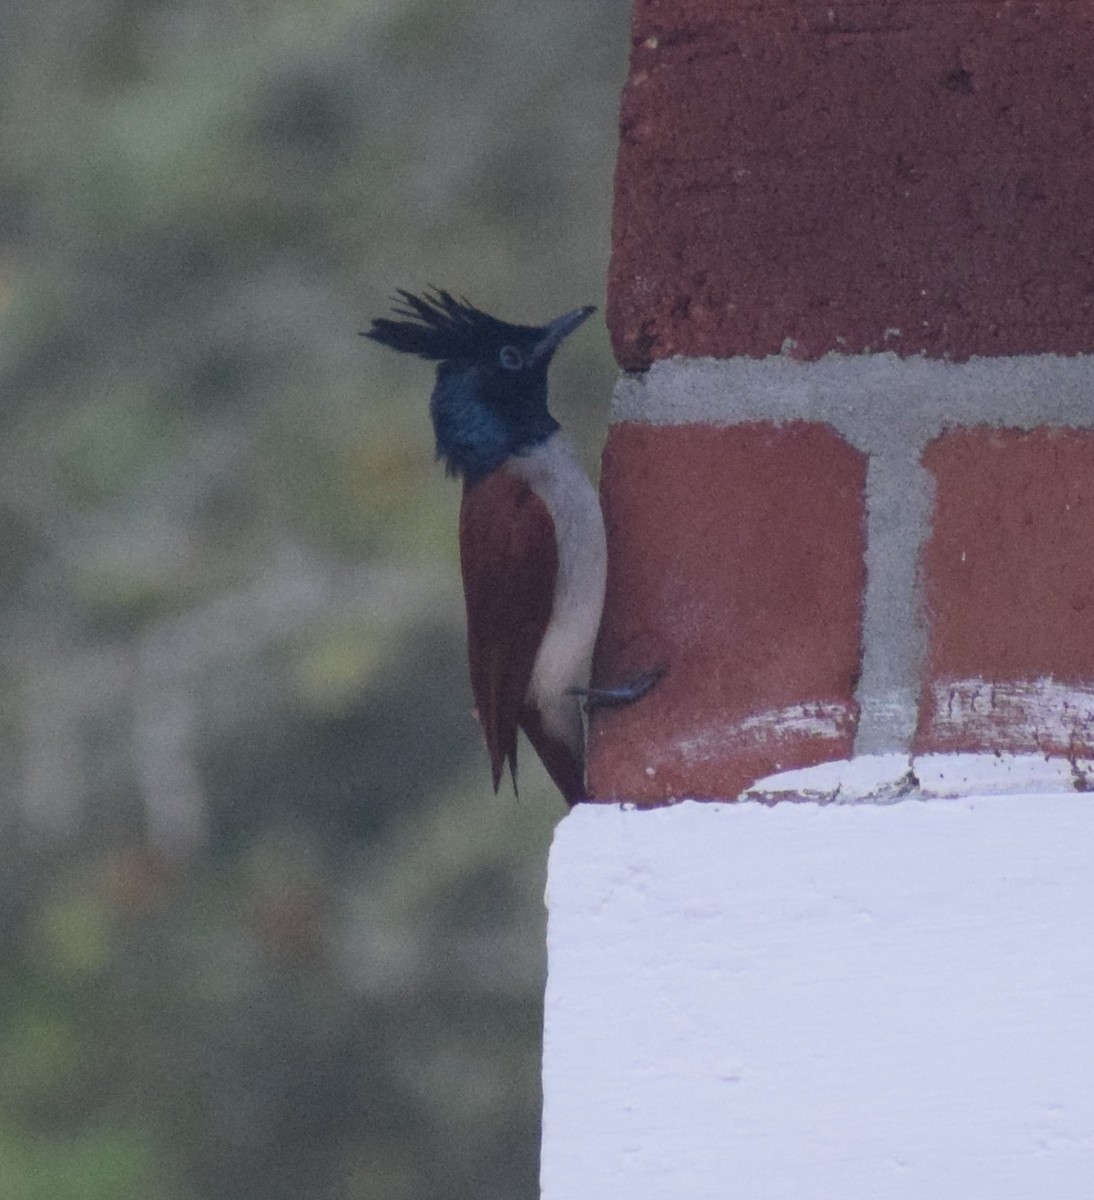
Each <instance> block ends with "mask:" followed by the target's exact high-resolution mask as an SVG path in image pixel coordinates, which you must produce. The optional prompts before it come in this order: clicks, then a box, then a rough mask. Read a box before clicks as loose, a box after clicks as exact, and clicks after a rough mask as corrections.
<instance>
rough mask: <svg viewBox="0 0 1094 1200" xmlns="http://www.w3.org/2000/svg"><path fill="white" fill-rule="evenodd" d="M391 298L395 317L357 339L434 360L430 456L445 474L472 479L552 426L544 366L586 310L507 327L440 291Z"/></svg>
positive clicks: (554, 427) (527, 446)
mask: <svg viewBox="0 0 1094 1200" xmlns="http://www.w3.org/2000/svg"><path fill="white" fill-rule="evenodd" d="M398 301H399V303H398V305H397V306H396V307H395V309H394V310H393V311H394V312H395V314H396V316H397V317H399V318H400V319H399V320H392V319H390V318H388V317H381V318H379V319H377V320H374V321H373V322H372V327H371V328H370V329H368V330H365V331H364V332H365V337H368V338H371V339H372V340H373V341H374V342H379V343H380V344H381V345H384V346H390V347H391V348H392V349H393V350H400V351H402V352H403V353H404V354H416V355H418V357H419V358H427V359H433V360H434V361H436V363H437V382H436V384H435V385H434V388H433V397H432V400H431V402H430V412H431V414H432V417H433V432H434V435H435V436H436V440H437V457H438V458H443V459H444V462H445V467H446V469H447V471H448V473H449V474H450V475H462V476H464V478H465V479H467V481H468V482H469V483H473V482H474V481H475V480H476V479H481V478H482V477H483V476H484V475H489V474H490V472H491V471H493V470H495V469H496V468H497V467H500V466H501V464H502V463H503V462H504V461H505V460H506V459H507V458H508V457H509V456H510V455H511V454H520V453H521V452H522V451H525V450H529V449H531V447H533V446H535V445H538V444H539V443H540V442H543V441H545V440H546V439H547V438H549V437H550V436H551V434H552V433H554V432H555V430H557V429H558V427H559V426H558V422H557V421H556V420H555V419H554V417H552V416H551V414H550V412H548V410H547V367H548V365H549V364H550V361H551V356H552V354H554V352H555V350H556V349H557V348H558V345H559V343H560V342H561V341H562V339H563V338H564V337H565V336H566V335H567V334H568V333H571V332H572V331H573V330H575V329H576V328H577V327H578V325H580V324H581V322H582V321H584V320H585V318H586V317H587V316H589V314H590V313H592V312H594V311H595V310H594V309H592V308H588V307H587V308H577V309H574V310H573V311H572V312H568V313H566V314H564V315H563V316H561V317H559V318H558V319H557V320H554V321H551V322H550V323H549V324H547V325H511V324H510V323H509V322H508V321H500V320H498V318H497V317H492V316H490V315H489V313H485V312H483V311H482V310H481V309H478V308H475V307H474V305H472V304H469V303H468V302H467V301H466V300H462V299H461V300H456V299H455V298H454V297H453V296H452V295H451V294H450V293H448V292H445V291H439V290H438V291H435V292H434V293H433V295H423V296H415V295H412V294H411V293H410V292H404V291H400V292H399V293H398Z"/></svg>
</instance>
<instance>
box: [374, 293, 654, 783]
mask: <svg viewBox="0 0 1094 1200" xmlns="http://www.w3.org/2000/svg"><path fill="white" fill-rule="evenodd" d="M594 311H595V309H593V308H590V307H585V308H576V309H574V310H573V311H572V312H568V313H564V314H563V315H562V316H561V317H557V318H556V319H555V320H553V321H550V322H548V324H546V325H512V324H510V323H509V322H507V321H501V320H498V318H497V317H492V316H490V315H489V314H487V313H485V312H483V311H482V310H481V309H478V308H475V307H474V306H473V305H471V304H469V303H468V302H467V301H466V300H462V299H461V300H456V299H455V298H454V297H453V296H452V295H450V294H449V293H448V292H446V291H436V292H434V294H432V295H429V294H425V295H422V296H415V295H412V294H411V293H410V292H405V291H400V292H399V293H398V294H397V307H396V308H395V309H394V313H395V317H397V318H398V319H392V318H389V317H382V318H379V319H377V320H374V321H373V322H372V327H371V328H370V329H368V330H365V331H363V332H364V334H365V336H366V337H369V338H371V339H372V340H373V341H376V342H380V343H381V344H382V345H385V346H390V347H391V348H392V349H394V350H400V351H402V352H403V353H406V354H416V355H418V356H419V357H420V358H425V359H430V360H433V361H435V362H436V363H437V377H436V383H435V385H434V388H433V396H432V400H431V404H430V412H431V415H432V418H433V431H434V435H435V437H436V443H437V457H438V458H439V459H443V461H444V464H445V467H446V470H447V472H448V474H449V475H455V476H458V477H460V478H461V479H462V480H463V500H462V503H461V506H460V566H461V569H462V572H463V586H464V597H465V600H466V607H467V649H468V656H469V659H470V666H471V688H472V691H473V693H474V697H475V704H476V707H477V710H478V717H479V721H480V723H481V724H482V729H483V733H484V734H485V737H486V746H487V749H488V751H489V753H490V764H491V768H492V771H493V781H494V791H495V792H496V791H497V790H498V785H499V783H500V781H501V776H502V771H503V769H504V765H505V763H506V762H508V764H509V769H510V772H511V774H512V778H513V786H514V788H515V787H516V779H517V729H518V727H519V728H521V729H523V730H524V732H525V734H526V735H527V737H528V740H529V741H530V742H531V743H532V745H533V746H534V747H535V750H536V752H537V753H538V754H539V757H540V758H541V759H542V760H543V764H544V766H545V767H546V768H547V770H548V772H549V773H550V776H551V778H552V779H553V780H554V782H555V784H556V785H557V786H558V788H559V790H560V791H561V792H562V795H563V796H564V797H565V799H566V800H567V802H568V803H570V804H575V803H577V801H579V800H582V799H584V798H585V796H586V792H585V766H584V743H585V736H584V728H583V725H582V715H581V702H580V697H582V696H584V697H585V699H586V703H587V706H589V707H596V706H600V705H611V704H626V703H630V702H631V701H633V700H636V699H638V698H640V697H641V696H642V695H644V694H645V693H646V692H647V691H649V689H650V688H651V687H652V686H653V684H654V683H656V681H657V679H658V678H659V676H660V674H661V671H660V670H659V669H655V670H652V671H647V672H645V673H644V674H643V675H640V676H639V677H638V678H636V679H634V680H632V681H631V682H630V683H628V684H626V685H624V686H623V687H620V688H612V689H590V688H586V687H584V686H583V684H584V682H585V679H586V676H587V672H588V666H589V660H590V657H591V655H592V650H593V643H594V642H595V640H596V635H597V630H598V628H599V626H600V616H601V610H602V608H603V605H604V583H605V575H606V568H607V551H606V547H605V536H604V520H603V517H602V515H601V512H600V503H599V500H598V497H597V494H596V492H595V491H594V489H593V486H592V484H591V483H590V482H589V478H588V476H587V475H586V474H585V471H584V470H583V469H582V467H581V464H580V463H579V461H578V459H577V455H576V454H575V453H574V449H573V447H572V446H571V444H570V442H569V440H568V439H567V438H566V436H565V435H564V434H563V432H562V430H561V428H560V426H559V423H558V422H557V421H556V420H555V419H554V417H552V416H551V413H550V412H549V411H548V408H547V368H548V366H549V365H550V362H551V357H552V355H553V354H554V352H555V351H556V350H557V349H558V347H559V345H560V343H561V342H562V340H563V339H564V338H565V337H566V336H567V335H568V334H570V333H572V332H573V331H574V330H575V329H576V328H577V327H578V326H579V325H580V324H581V323H582V322H583V321H584V320H586V318H587V317H588V316H589V315H590V314H591V313H593V312H594Z"/></svg>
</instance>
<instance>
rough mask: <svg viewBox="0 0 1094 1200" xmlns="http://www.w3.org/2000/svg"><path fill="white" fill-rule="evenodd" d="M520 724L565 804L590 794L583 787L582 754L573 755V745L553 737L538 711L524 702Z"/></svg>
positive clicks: (580, 799)
mask: <svg viewBox="0 0 1094 1200" xmlns="http://www.w3.org/2000/svg"><path fill="white" fill-rule="evenodd" d="M520 727H521V729H523V730H524V732H525V734H527V736H528V740H529V741H530V742H531V743H532V745H533V747H534V748H535V751H536V753H537V754H538V755H539V757H540V759H541V760H542V762H543V765H544V766H545V767H546V768H547V773H548V774H549V775H550V776H551V778H552V779H553V780H554V782H555V787H557V788H558V790H559V791H560V792H561V793H562V795H563V797H564V798H565V800H566V803H567V804H569V805H570V806H571V807H573V805H575V804H578V803H579V802H580V801H582V800H587V799H588V798H589V797H588V792H587V791H586V789H585V763H584V760H583V758H582V756H581V755H580V754H575V753H574V750H573V747H571V746H569V745H567V743H566V742H564V741H562V740H561V739H560V738H556V737H552V736H551V734H549V733H548V732H547V731H546V730H545V729H544V728H543V721H542V719H541V717H540V715H539V713H538V711H537V710H536V709H534V708H533V707H532V706H531V705H530V704H525V705H524V706H523V708H521V710H520Z"/></svg>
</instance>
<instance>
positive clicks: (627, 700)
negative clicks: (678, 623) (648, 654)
mask: <svg viewBox="0 0 1094 1200" xmlns="http://www.w3.org/2000/svg"><path fill="white" fill-rule="evenodd" d="M667 671H668V667H667V666H666V665H665V664H663V663H662V664H660V665H659V666H656V667H650V668H649V670H647V671H643V672H642V673H641V674H640V675H636V676H635V677H634V678H633V679H630V680H628V681H627V682H626V683H623V684H620V685H619V686H618V687H603V688H601V687H595V688H594V687H589V688H577V687H575V688H570V689H569V694H570V695H571V696H582V697H584V699H585V711H586V712H594V711H595V710H596V709H598V708H623V707H624V706H625V705H628V704H634V703H635V702H636V701H638V700H641V699H642V697H643V696H646V695H648V694H649V693H650V692H651V691H652V690H653V688H654V687H655V685H656V684H657V683H658V681H659V680H660V679H661V677H662V676H663V675H664V674H665V673H666V672H667Z"/></svg>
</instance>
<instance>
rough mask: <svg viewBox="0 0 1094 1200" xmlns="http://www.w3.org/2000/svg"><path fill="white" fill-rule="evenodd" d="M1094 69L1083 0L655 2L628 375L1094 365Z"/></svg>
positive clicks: (614, 318)
mask: <svg viewBox="0 0 1094 1200" xmlns="http://www.w3.org/2000/svg"><path fill="white" fill-rule="evenodd" d="M1091 63H1094V5H1091V4H1082V3H1074V2H1066V0H1055V2H1051V0H1046V2H1044V3H1038V4H1032V3H1020V4H1000V3H997V2H994V0H984V2H982V3H969V2H967V0H952V2H951V3H932V4H924V3H912V2H905V3H899V2H896V3H894V2H892V0H864V2H857V3H839V2H837V3H831V4H830V3H810V2H807V0H781V2H778V0H773V2H772V3H767V4H760V3H745V2H742V0H737V2H734V3H726V2H725V0H673V2H672V3H667V2H666V0H636V4H635V17H634V43H633V50H632V57H631V67H630V78H629V82H628V84H627V87H626V90H625V93H624V98H623V105H622V116H621V131H622V132H621V143H620V151H619V160H618V169H617V174H616V193H615V217H614V248H613V257H612V265H611V273H610V285H609V307H608V321H609V326H610V328H611V331H612V336H613V342H614V346H615V351H616V355H617V357H618V359H619V361H620V363H621V364H622V365H623V366H624V367H627V368H631V369H641V368H643V367H645V366H647V365H649V363H650V362H651V361H652V360H654V359H660V358H667V357H670V356H672V355H674V354H684V355H712V356H717V357H727V356H731V355H757V356H761V355H767V354H774V353H777V352H778V351H779V350H780V348H782V347H783V345H784V341H785V340H786V339H792V340H793V348H792V352H793V353H794V354H796V355H798V356H800V357H803V358H814V357H817V356H819V355H822V354H824V353H825V352H827V351H830V350H836V351H840V352H845V353H858V352H862V351H867V350H883V349H890V350H894V351H896V352H897V353H898V354H901V355H910V354H918V353H921V352H922V353H926V354H928V355H931V356H937V357H947V358H953V359H958V360H960V359H965V358H967V357H969V356H970V355H974V354H991V355H998V354H1018V353H1032V352H1041V351H1050V352H1052V351H1054V352H1060V353H1075V352H1079V351H1088V350H1092V349H1094V205H1092V204H1091V203H1090V197H1091V195H1094V120H1092V119H1091V113H1092V112H1094V71H1092V70H1091Z"/></svg>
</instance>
